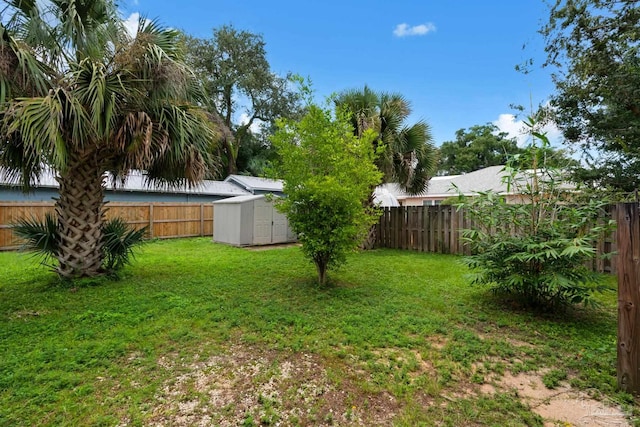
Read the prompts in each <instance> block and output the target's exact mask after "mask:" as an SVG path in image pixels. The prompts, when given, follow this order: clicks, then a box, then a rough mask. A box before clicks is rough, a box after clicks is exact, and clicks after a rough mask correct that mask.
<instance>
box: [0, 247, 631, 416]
mask: <svg viewBox="0 0 640 427" xmlns="http://www.w3.org/2000/svg"><path fill="white" fill-rule="evenodd" d="M465 274H466V269H465V267H464V266H463V265H462V263H461V262H460V259H459V258H457V257H454V256H446V255H426V254H418V253H410V252H400V251H388V250H377V251H371V252H367V253H361V254H354V255H353V256H352V257H351V258H350V259H349V263H348V264H347V266H346V267H344V268H343V269H341V270H340V271H337V272H331V273H330V276H329V277H330V284H329V286H327V287H325V288H318V287H317V286H316V285H315V269H314V268H313V266H312V265H311V264H309V263H308V262H306V261H305V260H304V259H303V258H302V255H301V253H300V250H299V249H298V248H296V247H293V248H287V249H278V250H268V251H257V252H253V251H248V250H245V249H239V248H231V247H226V246H221V245H216V244H213V243H211V242H210V240H209V239H186V240H175V241H161V242H153V243H150V244H148V245H146V246H145V247H144V250H143V252H142V253H141V254H140V255H138V258H137V260H136V261H135V262H134V264H133V266H132V267H129V268H127V269H125V270H124V273H123V275H122V276H123V277H122V278H121V280H119V281H109V280H106V279H98V280H86V281H80V282H76V283H75V284H73V285H69V284H65V283H61V282H59V281H58V280H57V279H56V277H55V276H54V275H53V274H52V273H50V272H48V271H47V270H45V269H43V268H42V267H40V266H39V265H37V264H36V263H35V262H34V261H33V260H31V259H30V258H28V257H27V256H25V255H23V254H16V253H0V425H1V426H14V425H52V426H53V425H55V426H61V425H69V426H72V425H118V424H119V423H128V424H130V425H145V424H147V423H150V422H151V420H157V419H158V418H157V417H158V416H160V415H159V413H158V409H157V405H158V400H159V396H160V395H163V393H165V391H166V389H167V388H171V387H172V386H174V385H175V386H176V387H178V386H179V387H181V388H180V390H181V391H182V392H184V393H183V394H181V395H180V396H177V397H176V396H174V397H175V398H176V399H185V402H186V401H187V399H188V400H201V401H206V400H207V399H208V397H207V395H206V393H204V394H203V393H202V392H201V391H200V390H199V389H198V387H197V386H196V385H194V384H195V382H193V384H192V383H190V382H188V381H186V380H185V381H186V382H185V381H183V382H180V381H182V379H181V378H182V377H180V375H182V374H185V373H187V372H188V369H189V368H188V367H189V366H192V365H190V363H197V362H201V361H204V360H207V358H210V357H212V356H216V355H219V354H226V353H228V352H229V351H230V349H234V348H242V349H251V351H248V354H253V353H256V354H265V355H267V356H268V357H267V356H265V357H266V358H267V359H265V360H267V361H268V363H271V365H269V366H271V368H270V369H272V370H273V372H278V370H279V369H281V367H282V366H284V365H282V362H283V361H284V360H294V359H292V358H295V357H296V355H298V356H299V355H308V357H313V358H314V359H313V360H317V363H320V364H321V365H322V366H323V369H324V370H323V371H322V372H325V374H323V375H325V376H326V378H325V380H324V381H326V382H327V384H329V385H328V386H327V387H328V390H329V391H330V392H332V393H333V392H336V393H337V391H336V390H342V392H343V394H344V396H346V398H344V399H343V401H342V402H341V404H342V405H352V406H345V408H347V409H346V412H345V413H344V414H343V416H344V417H345V418H344V419H346V420H349V419H354V420H355V419H356V417H357V415H358V411H359V410H360V408H366V407H367V405H371V407H373V406H374V405H373V403H371V402H374V401H375V399H379V398H381V396H386V395H389V396H391V398H392V399H393V402H394V408H393V411H394V416H393V419H394V423H395V424H396V425H406V426H412V425H436V424H441V425H452V426H455V425H496V426H501V425H542V423H541V420H540V418H539V417H537V416H536V415H534V414H533V413H532V412H531V411H530V410H529V408H527V407H526V405H523V404H522V403H520V401H519V400H518V399H517V397H516V396H514V395H513V394H509V393H501V394H497V395H495V396H492V397H488V396H487V395H484V394H482V393H476V394H472V395H469V396H464V397H463V398H453V399H452V398H451V396H454V397H455V396H456V395H457V394H456V393H457V392H458V391H460V390H466V389H469V387H475V386H479V385H480V384H482V383H484V382H489V381H491V380H492V378H495V377H496V376H498V377H499V376H500V375H502V374H503V373H504V372H505V371H506V370H509V371H511V372H513V373H517V372H521V371H534V370H540V369H543V368H547V370H548V372H549V373H548V374H547V376H546V377H545V380H546V381H547V382H548V383H549V384H548V385H549V386H556V385H557V384H558V383H559V382H561V381H563V380H565V378H566V380H567V381H569V382H570V383H571V384H572V385H573V386H574V387H577V388H581V389H585V390H589V391H590V392H591V393H595V394H599V395H603V396H607V397H608V398H610V399H613V400H614V401H616V402H621V403H624V402H626V403H631V402H632V399H631V398H630V397H629V396H627V395H624V394H621V393H617V392H616V390H615V385H616V370H615V357H616V356H615V350H616V318H615V299H616V296H615V293H613V292H612V293H611V294H608V295H606V296H603V297H602V298H600V300H601V303H602V308H600V309H598V310H583V309H577V310H575V311H573V312H571V313H566V314H563V315H562V316H556V317H549V316H538V315H534V314H531V313H527V312H522V311H518V310H517V309H514V308H511V307H506V306H500V305H499V304H497V303H496V302H495V301H494V300H493V298H492V296H491V294H488V293H487V292H486V291H485V290H483V289H482V288H477V287H471V286H469V285H468V283H467V281H466V279H465ZM612 284H614V282H613V279H612ZM261 352H263V353H261ZM305 357H307V356H305ZM164 360H168V361H170V362H171V363H170V364H171V367H170V368H168V369H163V368H161V366H162V365H163V363H164V362H162V361H164ZM425 361H426V362H428V364H427V365H425V363H426V362H425ZM425 366H427V367H426V368H425ZM207 369H214V368H211V367H209V368H207ZM223 374H224V372H223V373H222V374H220V375H223ZM263 377H264V378H260V377H259V376H258V377H256V378H255V379H254V383H255V384H258V383H259V382H261V384H264V383H265V382H267V381H268V377H269V375H263ZM295 380H296V379H295V377H294V378H292V379H290V380H289V381H295ZM300 381H302V380H300ZM185 384H186V385H185ZM250 386H251V385H250V384H249V385H247V387H250ZM185 390H186V391H185ZM332 390H333V391H332ZM345 390H346V391H345ZM282 393H283V395H284V396H285V397H282V396H280V397H278V398H274V397H269V396H262V395H261V396H260V397H259V398H258V404H259V405H260V406H261V408H262V409H261V411H262V412H260V413H259V414H258V413H255V414H254V413H247V415H246V417H245V421H244V423H245V424H246V425H259V424H260V423H262V424H263V425H268V424H269V423H274V422H276V421H277V420H278V419H279V417H281V416H282V411H283V410H285V409H286V406H287V399H286V396H287V395H286V393H285V391H284V390H283V391H282ZM165 394H166V393H165ZM328 395H330V393H329V394H327V395H326V396H328ZM326 396H325V397H326ZM290 399H295V396H294V395H290ZM292 401H293V400H292ZM318 402H319V401H318ZM345 402H346V403H345ZM314 404H315V405H316V406H313V407H311V409H310V411H309V414H310V415H305V417H307V418H304V419H303V418H300V419H299V420H298V421H296V419H297V418H296V417H292V418H290V419H289V420H290V421H289V422H290V423H291V424H292V425H297V423H299V425H305V423H306V425H313V424H314V418H312V417H313V416H316V417H317V418H316V421H318V420H320V421H323V420H324V421H323V422H325V423H329V422H333V421H332V420H331V419H330V418H332V417H333V416H334V415H333V413H330V412H327V408H326V407H325V406H322V405H321V404H320V403H314ZM218 409H219V412H220V411H221V413H222V412H224V410H227V411H230V412H232V411H234V410H236V408H235V407H234V406H233V405H232V404H230V405H229V407H227V408H226V409H225V408H222V409H220V408H218ZM314 411H315V412H314ZM366 413H367V411H365V410H363V411H362V414H365V415H366ZM162 415H163V416H168V417H170V416H171V411H170V410H168V412H167V411H165V412H163V414H162ZM220 416H221V417H224V414H222V415H220ZM299 417H302V416H301V415H300V416H299ZM291 420H293V421H291ZM354 422H355V421H354ZM335 424H336V425H338V424H340V423H339V422H337V421H336V422H335Z"/></svg>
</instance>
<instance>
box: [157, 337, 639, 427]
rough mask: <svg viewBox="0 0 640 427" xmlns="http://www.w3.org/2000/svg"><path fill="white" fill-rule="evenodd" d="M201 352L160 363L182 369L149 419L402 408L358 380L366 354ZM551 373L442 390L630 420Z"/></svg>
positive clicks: (353, 413) (264, 420)
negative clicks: (347, 359)
mask: <svg viewBox="0 0 640 427" xmlns="http://www.w3.org/2000/svg"><path fill="white" fill-rule="evenodd" d="M435 344H436V345H438V344H440V343H435ZM373 354H374V356H375V359H374V363H379V364H387V363H390V362H391V361H394V360H395V361H400V362H402V361H405V362H406V360H405V359H406V358H407V357H411V358H412V359H414V362H415V364H416V367H415V369H414V371H415V372H411V375H410V378H412V379H415V377H416V376H418V375H423V374H424V375H428V376H435V375H436V373H435V369H434V367H433V365H432V363H431V361H430V360H428V358H423V357H424V355H422V354H420V353H418V352H409V353H403V352H402V351H400V350H399V349H377V350H375V351H373ZM194 360H195V362H191V363H185V362H183V361H182V360H181V359H179V356H178V355H177V354H175V353H173V354H168V355H165V356H163V357H161V358H160V359H159V360H158V364H157V365H158V367H159V368H160V369H164V370H167V371H169V372H172V373H175V375H174V376H172V378H171V379H170V380H168V381H166V382H165V384H164V385H163V387H162V389H161V390H160V392H159V393H158V394H157V395H156V403H155V405H153V408H152V409H151V410H150V413H151V418H150V420H149V422H148V425H152V426H177V427H182V426H209V425H216V426H221V427H225V426H237V425H242V424H243V423H244V422H245V421H247V420H251V421H252V422H253V423H254V424H255V425H274V426H289V425H300V426H330V425H333V426H336V425H338V426H391V425H393V419H394V417H395V416H396V415H398V414H400V412H401V410H402V408H401V403H399V402H397V401H396V399H395V398H394V397H393V396H392V395H390V394H388V393H386V392H382V393H375V392H366V391H363V389H362V388H361V387H359V386H358V384H357V383H360V384H362V382H364V383H366V382H368V380H370V374H369V373H368V372H367V371H366V369H364V366H361V365H362V364H363V363H364V362H362V361H358V360H352V361H351V363H348V365H350V368H349V369H347V371H346V373H345V371H344V369H341V368H336V369H332V367H331V362H330V361H327V360H325V359H322V358H321V357H320V356H317V355H314V354H309V353H304V352H303V353H293V352H286V351H274V350H266V349H262V348H259V347H250V346H246V345H240V344H233V345H230V346H229V347H228V348H227V350H226V351H225V353H223V354H219V355H216V356H213V357H208V358H204V359H203V358H200V357H199V356H198V355H196V356H195V357H194ZM389 366H390V365H389ZM474 369H477V367H474ZM543 374H544V372H538V373H520V374H518V375H513V374H511V373H510V372H506V373H505V374H504V375H503V376H497V375H491V376H490V377H488V378H487V381H488V383H486V384H483V385H477V384H468V386H467V387H465V386H461V387H459V388H457V389H455V390H446V391H445V390H442V393H441V394H440V396H441V397H443V398H445V400H449V401H452V400H455V399H461V398H470V397H473V396H478V395H479V394H489V395H491V394H493V393H496V392H506V391H511V392H515V393H516V395H517V396H518V397H519V398H520V399H521V400H522V402H524V403H525V404H527V405H528V406H529V407H530V408H531V410H532V411H534V412H536V413H537V414H539V415H540V416H541V417H543V418H544V420H545V427H553V426H562V427H583V426H584V427H591V426H606V427H614V426H615V427H623V426H630V424H629V422H628V421H627V419H626V418H625V415H624V413H623V412H622V410H621V409H620V408H619V407H618V406H616V405H614V404H613V403H611V402H606V401H604V402H602V401H598V400H595V399H593V398H592V397H590V396H589V395H587V393H585V392H581V391H577V390H574V389H572V388H571V387H570V386H569V385H566V384H563V385H561V386H559V387H557V388H556V389H553V390H550V389H548V388H546V387H545V385H544V384H543V383H542V379H541V378H542V376H543ZM422 397H423V398H424V399H421V397H420V396H416V399H417V402H421V403H420V404H423V405H424V406H425V407H426V406H430V405H432V404H433V403H434V402H433V399H434V397H430V396H428V395H426V394H425V396H422ZM422 400H424V401H422Z"/></svg>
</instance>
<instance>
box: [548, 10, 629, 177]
mask: <svg viewBox="0 0 640 427" xmlns="http://www.w3.org/2000/svg"><path fill="white" fill-rule="evenodd" d="M638 3H639V2H638V1H632V0H558V1H556V2H555V4H553V5H552V7H551V9H550V18H549V22H548V23H547V24H546V25H545V26H544V27H543V28H542V30H541V32H542V34H543V35H544V37H545V40H546V52H547V54H548V58H547V62H546V64H545V65H547V66H552V67H554V68H555V71H554V73H553V80H554V82H555V85H556V88H557V93H556V94H555V95H554V96H553V97H552V101H551V111H552V112H553V113H554V114H555V121H556V123H557V124H558V126H559V127H560V128H561V129H562V131H563V134H564V137H565V138H566V140H567V142H569V143H571V144H576V145H578V146H580V147H581V148H582V149H583V150H584V152H585V154H586V160H587V161H589V163H590V164H591V165H592V166H593V167H592V168H591V171H587V172H586V173H585V174H584V176H590V177H591V178H593V179H594V180H599V181H600V183H601V184H602V185H613V186H617V187H620V188H623V189H627V190H631V189H634V188H637V186H638V185H639V184H640V144H639V141H640V52H639V48H640V44H639V42H640V31H638V28H640V7H639V5H638Z"/></svg>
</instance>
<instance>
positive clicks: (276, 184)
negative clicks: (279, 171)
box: [224, 175, 283, 193]
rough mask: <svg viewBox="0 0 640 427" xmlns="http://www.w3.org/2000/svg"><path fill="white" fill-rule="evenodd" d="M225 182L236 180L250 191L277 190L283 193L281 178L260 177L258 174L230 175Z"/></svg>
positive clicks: (235, 181)
mask: <svg viewBox="0 0 640 427" xmlns="http://www.w3.org/2000/svg"><path fill="white" fill-rule="evenodd" d="M224 182H234V183H236V184H237V185H240V186H241V187H243V188H244V189H245V190H247V191H249V192H251V193H252V192H254V191H275V192H280V193H282V190H283V184H282V181H281V180H275V179H268V178H259V177H257V176H246V175H229V176H228V177H226V178H225V180H224Z"/></svg>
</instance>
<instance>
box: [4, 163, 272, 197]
mask: <svg viewBox="0 0 640 427" xmlns="http://www.w3.org/2000/svg"><path fill="white" fill-rule="evenodd" d="M242 178H243V179H242V181H246V182H248V183H251V184H254V186H253V187H249V188H250V189H251V190H253V191H251V190H250V189H246V188H247V187H246V186H244V185H240V184H239V183H237V182H236V181H234V180H230V179H227V180H225V181H210V180H205V181H203V182H202V183H200V184H199V185H197V186H194V187H193V188H188V187H186V186H185V187H178V188H173V187H168V186H159V185H150V184H148V183H146V182H145V179H144V176H143V175H142V174H141V173H140V172H132V173H131V174H130V175H129V176H128V177H127V178H126V180H125V181H124V183H121V182H116V183H115V185H114V183H113V182H112V180H107V183H106V184H107V186H106V189H105V200H107V201H113V202H205V203H206V202H213V201H216V200H221V199H226V198H229V197H236V196H244V195H250V194H264V193H274V194H282V182H281V181H272V180H265V179H263V178H255V177H242ZM260 184H261V185H260ZM57 196H58V183H57V182H56V180H55V178H54V176H53V174H51V173H45V174H43V176H42V177H41V179H40V182H39V183H38V184H37V185H36V186H34V189H33V191H32V192H30V193H26V194H25V193H23V192H22V190H21V188H20V187H19V186H18V183H17V182H16V181H12V180H9V179H7V178H6V176H4V175H3V174H2V172H1V171H0V201H4V202H7V201H11V202H20V201H27V202H38V201H43V202H49V201H51V200H52V199H53V198H54V197H57Z"/></svg>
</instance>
